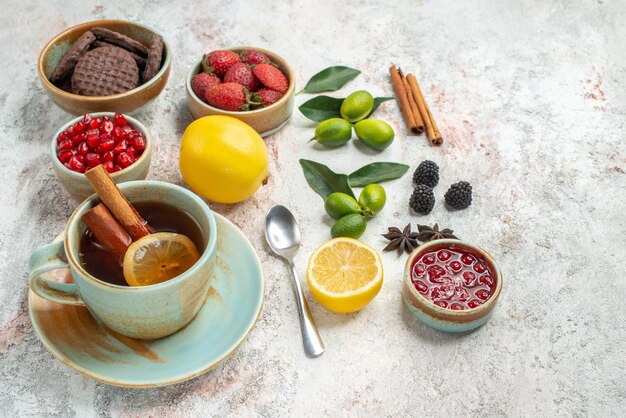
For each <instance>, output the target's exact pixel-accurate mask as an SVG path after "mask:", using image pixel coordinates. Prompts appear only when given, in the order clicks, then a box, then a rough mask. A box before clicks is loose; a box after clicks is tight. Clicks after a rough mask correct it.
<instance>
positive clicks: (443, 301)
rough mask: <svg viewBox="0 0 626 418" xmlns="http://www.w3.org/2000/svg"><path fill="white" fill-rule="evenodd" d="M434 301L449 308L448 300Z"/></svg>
mask: <svg viewBox="0 0 626 418" xmlns="http://www.w3.org/2000/svg"><path fill="white" fill-rule="evenodd" d="M434 303H435V305H437V306H441V307H442V308H447V307H448V302H446V301H445V300H437V301H435V302H434Z"/></svg>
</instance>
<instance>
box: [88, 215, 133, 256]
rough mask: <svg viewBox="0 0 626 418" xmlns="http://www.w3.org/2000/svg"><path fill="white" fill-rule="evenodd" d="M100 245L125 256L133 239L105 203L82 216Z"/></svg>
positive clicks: (117, 254)
mask: <svg viewBox="0 0 626 418" xmlns="http://www.w3.org/2000/svg"><path fill="white" fill-rule="evenodd" d="M81 219H82V220H83V222H84V223H85V225H87V228H89V230H90V231H91V233H92V234H93V236H94V237H96V239H97V240H98V242H99V243H100V245H102V246H103V247H104V248H106V249H107V250H108V251H110V252H112V253H113V254H115V255H116V256H118V257H122V256H124V254H126V250H127V249H128V246H129V245H130V244H131V242H132V240H131V239H130V235H128V233H127V232H126V231H125V230H124V228H122V226H121V225H120V224H119V223H118V222H117V221H116V220H115V218H114V217H113V215H111V212H109V210H108V209H107V208H106V206H105V205H104V204H103V203H100V204H98V205H97V206H96V207H94V208H92V209H90V210H88V211H87V212H85V213H84V214H83V216H82V217H81Z"/></svg>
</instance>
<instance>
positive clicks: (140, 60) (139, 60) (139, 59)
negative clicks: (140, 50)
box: [92, 41, 146, 68]
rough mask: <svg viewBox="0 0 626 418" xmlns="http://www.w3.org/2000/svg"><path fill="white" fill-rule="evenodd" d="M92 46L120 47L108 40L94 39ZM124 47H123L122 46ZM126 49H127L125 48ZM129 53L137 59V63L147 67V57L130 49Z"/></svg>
mask: <svg viewBox="0 0 626 418" xmlns="http://www.w3.org/2000/svg"><path fill="white" fill-rule="evenodd" d="M92 46H93V47H94V48H100V47H102V46H108V47H110V48H119V46H115V45H113V44H111V43H108V42H104V41H94V43H93V44H92ZM122 49H123V48H122ZM124 51H126V50H125V49H124ZM128 53H129V54H130V56H131V57H133V59H134V60H135V62H136V63H137V65H138V66H139V67H140V68H141V67H145V65H146V59H145V58H144V57H142V56H139V55H137V54H135V53H134V52H130V51H128Z"/></svg>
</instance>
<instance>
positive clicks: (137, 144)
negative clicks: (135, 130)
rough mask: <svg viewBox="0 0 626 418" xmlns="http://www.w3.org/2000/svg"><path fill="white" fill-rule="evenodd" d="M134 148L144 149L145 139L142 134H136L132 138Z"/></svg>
mask: <svg viewBox="0 0 626 418" xmlns="http://www.w3.org/2000/svg"><path fill="white" fill-rule="evenodd" d="M134 146H135V149H137V150H139V151H143V150H145V149H146V140H145V139H144V138H143V137H142V136H138V137H137V138H135V139H134Z"/></svg>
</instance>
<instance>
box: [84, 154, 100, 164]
mask: <svg viewBox="0 0 626 418" xmlns="http://www.w3.org/2000/svg"><path fill="white" fill-rule="evenodd" d="M85 162H86V163H87V165H88V166H89V167H95V166H97V165H98V164H100V156H99V155H98V154H96V153H94V152H90V153H89V154H87V155H85Z"/></svg>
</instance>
